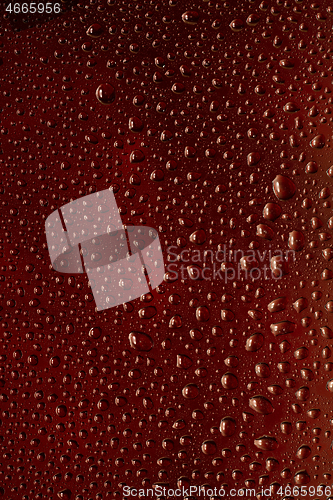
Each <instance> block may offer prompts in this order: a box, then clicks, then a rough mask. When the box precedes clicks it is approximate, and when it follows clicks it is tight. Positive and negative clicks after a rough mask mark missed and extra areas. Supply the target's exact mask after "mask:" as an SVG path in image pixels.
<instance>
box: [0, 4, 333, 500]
mask: <svg viewBox="0 0 333 500" xmlns="http://www.w3.org/2000/svg"><path fill="white" fill-rule="evenodd" d="M6 5H7V4H3V6H2V18H1V32H0V35H1V36H0V51H1V54H0V57H1V63H2V64H1V66H0V71H1V87H0V111H1V113H0V121H1V135H0V139H1V147H0V150H1V155H0V163H1V177H0V179H1V181H0V182H1V186H0V189H1V277H0V279H1V290H0V292H1V307H2V310H1V336H0V338H1V347H0V356H1V357H0V361H1V365H0V371H1V394H2V396H1V426H0V434H1V438H0V442H1V454H0V464H1V469H0V496H1V495H2V496H3V497H4V498H5V499H13V500H16V499H24V500H28V499H29V500H30V499H35V498H36V499H39V498H45V499H56V498H65V499H69V498H72V499H74V498H75V499H77V500H79V499H98V500H99V499H102V498H103V499H104V498H109V497H110V498H113V497H114V498H122V486H123V485H125V484H126V485H129V486H131V487H142V488H147V487H150V486H151V485H153V484H155V483H165V484H169V485H170V487H173V488H175V487H176V485H177V484H178V486H188V485H189V484H192V485H203V484H209V485H210V486H211V487H215V486H219V487H220V486H221V485H224V487H225V488H226V489H228V488H233V487H236V488H241V487H246V486H247V487H254V488H256V489H258V490H259V488H260V487H261V485H267V486H268V485H271V484H275V485H282V486H283V488H284V487H285V486H287V484H291V485H292V486H294V485H295V484H298V485H305V484H306V485H307V486H309V485H314V486H316V487H317V486H318V485H319V484H325V485H326V484H328V485H330V484H331V472H330V471H331V468H332V465H331V464H332V458H331V457H332V452H331V427H332V425H331V418H332V403H331V400H332V395H331V392H329V390H328V389H327V382H328V381H329V380H330V378H331V376H332V374H331V370H332V366H333V365H332V363H331V361H330V356H331V344H332V340H331V339H330V338H325V337H324V336H323V334H322V333H323V330H321V328H323V327H324V326H328V327H330V326H331V327H332V319H331V313H330V311H331V310H333V308H332V303H330V302H329V301H330V298H331V281H330V279H331V277H332V270H331V267H332V266H331V265H330V262H329V261H328V260H327V258H325V255H326V257H327V252H326V254H323V250H324V249H326V248H331V246H332V243H331V227H332V223H331V221H330V218H331V201H330V200H331V195H330V190H331V189H332V188H331V174H332V170H330V167H331V162H330V156H331V123H332V117H331V113H332V60H331V59H332V49H331V46H332V32H331V25H332V15H331V13H332V12H333V10H332V8H331V6H330V2H326V1H323V2H320V3H319V2H318V3H312V2H310V1H307V0H304V1H291V0H290V1H289V0H287V1H285V2H282V1H280V0H278V1H277V2H276V1H275V2H273V1H263V2H262V3H260V2H258V1H249V2H245V1H235V2H233V1H230V2H202V1H200V2H199V1H196V2H195V4H192V3H186V2H184V1H181V0H179V1H178V2H177V0H170V2H169V3H168V2H157V1H156V2H155V1H151V2H148V1H147V2H141V3H139V2H132V3H131V2H127V1H125V2H121V1H112V0H111V1H109V2H105V1H103V2H97V1H91V2H82V3H78V4H75V5H72V6H70V5H69V6H67V7H66V8H67V11H66V12H65V13H63V14H61V15H58V16H55V18H54V19H53V20H50V21H47V22H46V21H45V19H41V21H40V22H39V23H37V24H35V25H34V26H32V27H30V28H25V26H24V23H23V21H22V20H20V21H19V22H16V23H15V22H14V20H13V17H12V16H13V15H14V14H11V15H8V13H7V14H6V13H5V6H6ZM32 24H34V22H32ZM96 24H97V25H99V26H96ZM92 25H95V26H93V27H92V28H91V29H90V31H89V28H90V27H91V26H92ZM23 28H25V29H23ZM91 33H92V34H93V35H96V36H93V37H92V36H91ZM106 83H108V84H110V85H112V86H113V88H114V96H115V98H114V101H113V102H112V103H111V104H109V105H103V104H101V103H100V102H99V101H98V99H97V98H96V90H97V88H98V87H99V86H100V85H102V84H106ZM318 135H319V136H320V138H319V139H317V140H316V141H315V142H312V143H311V141H312V140H313V139H314V138H315V137H316V136H318ZM310 162H314V163H310ZM279 174H282V175H285V176H287V177H289V179H291V180H292V182H293V183H294V185H295V190H296V192H295V194H294V196H292V197H291V198H290V199H288V200H281V199H279V198H278V197H277V196H276V194H274V192H273V186H272V182H273V180H274V179H275V178H276V176H277V175H279ZM109 187H112V189H113V191H114V193H115V196H116V199H117V202H118V205H119V207H120V210H121V215H122V219H123V222H124V223H125V224H135V225H140V224H143V225H145V224H146V225H148V226H151V227H154V228H156V229H158V231H159V236H160V240H161V243H162V247H163V252H164V259H165V264H167V262H168V260H167V259H168V251H167V249H168V247H169V246H171V245H176V246H177V247H178V252H179V253H180V252H181V251H182V250H183V249H192V250H194V249H200V250H202V251H203V250H204V249H213V250H214V251H216V250H217V249H218V248H219V247H218V245H223V244H226V245H227V247H228V248H229V247H230V248H233V249H235V250H237V249H241V250H243V251H245V250H247V249H254V250H256V251H257V252H264V251H265V250H266V251H269V250H271V251H273V250H281V251H286V250H288V249H289V247H288V238H289V233H290V232H292V231H295V230H296V231H302V233H303V235H304V239H305V244H304V248H303V249H302V250H301V251H299V252H296V257H295V261H294V262H293V261H291V262H290V263H289V274H287V275H285V276H283V278H281V280H275V279H273V278H272V277H269V279H267V280H265V279H259V280H254V281H251V280H250V279H246V278H245V277H244V275H242V276H241V277H240V278H239V279H237V280H234V281H230V282H228V283H226V284H225V283H224V280H221V279H219V278H216V279H215V280H214V281H212V280H209V281H208V280H207V281H193V280H191V279H190V278H189V277H187V278H186V279H184V280H182V279H181V277H180V278H179V279H178V280H173V279H172V277H170V276H169V277H168V276H167V275H166V277H165V281H164V282H163V283H162V284H161V285H160V286H159V287H158V288H157V289H156V290H154V292H153V294H152V295H148V296H144V297H141V298H140V299H136V300H135V301H133V302H132V303H129V304H125V305H124V306H118V307H116V308H113V309H108V310H105V311H103V312H100V313H97V312H95V305H94V301H93V297H92V294H91V293H90V290H89V287H88V283H87V279H86V277H85V276H82V275H75V276H68V275H67V276H66V275H62V274H59V273H57V272H55V271H54V270H53V269H52V268H51V266H50V260H49V257H48V250H47V245H46V238H45V230H44V225H45V219H46V218H47V217H48V215H49V214H50V213H51V212H52V211H54V210H55V209H57V208H59V207H60V206H62V205H64V204H65V203H68V202H69V201H71V200H73V199H77V198H79V197H82V196H85V195H87V194H89V193H92V192H95V191H100V190H103V189H107V188H109ZM325 188H326V190H325ZM269 202H274V203H277V204H279V205H280V207H281V215H280V217H278V218H277V219H276V220H275V221H273V220H268V219H267V218H265V217H264V214H263V209H264V206H265V204H266V203H269ZM259 224H265V225H267V226H269V227H270V228H271V230H272V234H273V236H272V239H265V238H262V237H260V235H258V231H257V226H258V225H259ZM266 260H267V259H266ZM265 262H266V261H265ZM269 263H270V262H269V260H267V262H266V264H267V265H269ZM180 264H181V263H179V265H180ZM325 269H326V270H327V269H328V270H329V271H325ZM279 297H286V300H285V302H286V305H285V308H284V310H282V311H280V312H275V313H272V312H270V310H269V309H268V307H267V306H268V304H269V303H271V301H273V300H274V299H276V298H279ZM301 298H302V299H306V301H305V300H303V301H301V304H303V306H304V307H305V309H304V310H302V311H300V312H297V309H301V308H299V307H298V306H297V304H296V305H295V306H294V307H293V304H294V303H295V301H297V300H298V299H301ZM298 304H299V303H298ZM221 311H222V313H221ZM223 311H224V312H223ZM225 311H229V312H225ZM223 318H224V319H223ZM287 320H288V321H291V322H293V323H295V325H296V326H295V330H294V332H292V333H289V334H283V335H281V336H278V337H275V336H274V335H273V333H272V331H271V328H270V325H271V324H275V323H278V322H281V321H287ZM133 331H134V332H135V331H136V332H137V331H139V332H144V333H145V334H146V335H148V336H149V338H150V341H149V339H148V344H149V342H151V345H152V344H153V347H152V348H151V350H149V351H138V350H135V349H134V348H133V347H131V345H130V342H129V334H130V333H131V332H133ZM256 332H261V333H262V335H263V338H264V344H263V346H262V347H261V349H259V350H258V351H257V352H250V351H248V350H246V348H245V347H246V339H247V338H248V337H249V336H250V335H251V334H254V333H256ZM324 333H325V331H324ZM329 336H330V334H328V337H329ZM185 356H186V357H185ZM231 356H233V358H230V357H231ZM230 363H231V368H230ZM258 363H265V364H266V365H267V366H266V367H264V368H263V371H262V372H261V373H264V375H265V377H260V376H258V375H256V371H255V366H256V365H257V364H258ZM281 363H288V364H284V365H281ZM228 364H229V367H228ZM286 367H287V368H288V369H287V370H286ZM259 368H260V367H259ZM304 369H305V370H307V371H304ZM302 370H303V371H302ZM309 370H311V372H310V371H309ZM226 372H232V373H233V375H234V378H233V379H232V380H235V379H236V382H237V387H235V388H229V389H228V387H224V386H223V385H222V384H221V377H222V376H223V375H224V374H225V373H226ZM257 372H258V368H257ZM188 384H193V385H192V386H190V388H189V389H188V390H189V392H190V394H192V396H193V395H194V396H195V397H194V398H193V399H188V398H187V397H184V395H183V394H185V392H184V390H183V389H184V387H185V386H187V385H188ZM227 385H228V384H227ZM231 385H232V384H231ZM276 385H278V386H280V389H277V388H276ZM272 386H273V388H272ZM302 387H307V388H308V390H303V392H302V391H301V393H299V392H297V391H298V390H299V389H300V388H302ZM329 387H330V386H329ZM269 388H270V389H269ZM272 391H273V392H274V391H275V395H274V394H272ZM300 394H306V397H305V398H304V397H303V396H302V395H301V396H300ZM256 395H261V396H263V397H265V398H267V399H268V400H269V401H270V402H271V405H272V409H273V413H272V414H270V415H263V414H259V413H257V412H256V411H254V410H253V408H251V407H250V406H249V400H250V398H252V397H253V396H256ZM185 396H186V394H185ZM302 398H303V399H302ZM313 409H318V410H320V411H319V412H313V411H311V410H313ZM226 416H231V417H232V418H233V419H234V423H235V424H236V425H235V429H234V433H233V435H232V436H230V437H225V436H223V435H222V434H221V432H220V429H219V427H220V422H221V419H222V418H224V417H226ZM313 416H315V417H316V418H312V417H313ZM282 422H290V423H291V426H290V434H285V433H283V432H282V430H281V423H282ZM231 427H232V425H231ZM282 427H283V428H284V429H286V426H282ZM262 436H270V437H274V438H275V440H276V445H277V449H275V450H271V451H265V450H260V449H259V448H258V447H257V446H256V445H255V440H256V439H258V438H260V437H262ZM206 441H210V443H209V444H208V445H203V443H204V442H206ZM301 446H303V448H301V450H299V449H300V447H301ZM298 450H299V451H298ZM278 498H281V497H280V496H278Z"/></svg>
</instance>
